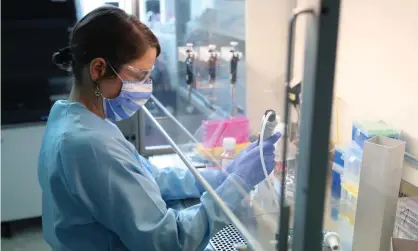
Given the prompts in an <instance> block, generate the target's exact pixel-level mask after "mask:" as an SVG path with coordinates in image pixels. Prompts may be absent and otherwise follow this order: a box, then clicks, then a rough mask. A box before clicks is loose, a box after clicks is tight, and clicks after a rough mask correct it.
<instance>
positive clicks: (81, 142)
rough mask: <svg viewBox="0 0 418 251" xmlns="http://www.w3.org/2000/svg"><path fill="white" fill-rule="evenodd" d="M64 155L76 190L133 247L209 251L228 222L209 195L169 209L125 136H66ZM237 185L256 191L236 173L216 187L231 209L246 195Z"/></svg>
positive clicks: (96, 215) (68, 176) (101, 220)
mask: <svg viewBox="0 0 418 251" xmlns="http://www.w3.org/2000/svg"><path fill="white" fill-rule="evenodd" d="M60 154H61V158H62V162H63V168H64V172H65V174H66V175H65V177H66V182H67V184H68V186H69V189H70V190H71V192H72V194H73V195H74V196H75V197H76V198H77V199H78V200H79V201H80V202H81V203H82V204H84V205H85V207H86V208H87V209H88V211H89V212H90V213H91V214H92V216H93V217H94V218H95V219H96V220H97V221H98V222H99V223H100V224H102V225H103V226H105V227H106V228H108V229H109V230H111V231H112V232H114V233H115V234H117V235H118V236H119V238H120V239H121V241H122V242H123V243H124V245H125V246H126V247H127V248H128V249H129V250H161V251H165V250H203V249H204V248H205V247H206V246H207V244H208V242H209V239H210V238H211V237H212V236H213V235H214V234H215V233H216V232H218V231H219V230H220V229H222V228H223V227H224V226H225V225H226V224H228V220H227V218H226V217H225V215H224V214H223V212H222V211H221V209H220V208H219V207H218V206H217V204H216V203H215V202H214V200H213V199H212V197H211V196H210V195H209V194H208V193H204V194H203V195H202V196H201V199H200V201H201V203H200V204H198V205H195V206H192V207H189V208H186V209H183V210H180V211H177V210H174V209H167V205H166V203H165V201H164V200H163V198H162V197H161V192H160V189H159V186H158V184H157V182H156V181H155V180H154V178H153V177H152V174H151V172H149V171H148V170H146V168H144V167H143V166H142V165H141V163H140V161H138V159H137V158H135V157H134V154H133V153H132V151H131V150H129V149H128V148H127V147H126V146H125V145H124V143H123V141H122V140H121V139H115V138H111V137H110V136H106V135H98V134H97V135H95V134H93V133H88V134H87V135H81V136H77V137H76V138H74V137H73V138H65V137H64V138H63V139H62V144H61V148H60ZM237 183H238V184H239V185H240V186H241V187H244V188H245V190H246V191H247V192H248V191H249V190H250V188H249V187H248V186H246V185H245V184H244V181H243V180H242V179H241V178H239V177H238V176H236V175H234V174H232V175H229V176H228V178H227V179H226V180H225V181H224V182H223V183H222V185H220V186H219V187H218V188H217V189H216V191H217V193H218V195H219V196H220V197H221V198H222V200H223V201H224V202H225V203H226V205H227V206H228V207H229V208H230V209H231V210H234V209H235V208H236V207H237V206H239V204H240V202H241V201H242V199H243V198H244V196H245V194H243V193H241V191H238V189H237V188H236V185H237ZM172 189H175V187H173V188H172Z"/></svg>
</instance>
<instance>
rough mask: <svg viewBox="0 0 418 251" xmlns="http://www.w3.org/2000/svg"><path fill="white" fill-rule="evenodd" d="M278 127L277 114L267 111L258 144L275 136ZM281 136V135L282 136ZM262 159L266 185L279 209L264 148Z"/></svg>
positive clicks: (262, 121)
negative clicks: (268, 171) (265, 159)
mask: <svg viewBox="0 0 418 251" xmlns="http://www.w3.org/2000/svg"><path fill="white" fill-rule="evenodd" d="M277 125H278V120H277V117H276V113H275V112H274V111H273V110H267V111H266V112H265V113H264V116H263V118H262V120H261V132H260V138H259V141H258V143H259V144H260V143H262V142H263V141H264V139H268V138H269V137H271V136H272V135H273V134H274V131H275V129H276V126H277ZM280 136H281V135H280ZM260 159H261V166H262V167H263V171H264V175H265V176H266V181H265V182H266V184H267V187H268V190H269V191H270V193H271V195H272V198H273V201H274V202H275V204H276V206H277V208H278V207H279V202H278V200H277V196H276V193H275V190H274V189H273V187H274V186H273V184H272V182H271V180H270V179H268V176H269V174H268V173H267V168H266V163H265V161H264V152H263V148H262V147H260Z"/></svg>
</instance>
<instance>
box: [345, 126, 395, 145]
mask: <svg viewBox="0 0 418 251" xmlns="http://www.w3.org/2000/svg"><path fill="white" fill-rule="evenodd" d="M375 136H386V137H388V138H394V139H399V137H400V132H399V131H398V130H396V129H395V128H393V127H391V126H389V125H388V124H386V123H385V122H384V121H381V120H380V121H366V120H365V121H356V122H354V123H353V128H352V132H351V137H352V139H353V141H354V142H356V144H357V145H358V146H360V147H361V148H363V146H364V141H366V140H368V139H371V138H373V137H375Z"/></svg>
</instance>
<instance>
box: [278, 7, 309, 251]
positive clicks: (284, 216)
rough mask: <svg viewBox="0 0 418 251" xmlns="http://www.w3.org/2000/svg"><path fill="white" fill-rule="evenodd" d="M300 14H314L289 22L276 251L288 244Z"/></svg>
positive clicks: (294, 17) (299, 11)
mask: <svg viewBox="0 0 418 251" xmlns="http://www.w3.org/2000/svg"><path fill="white" fill-rule="evenodd" d="M302 14H311V15H312V14H314V11H313V9H303V10H298V11H294V13H293V14H292V16H291V18H290V22H289V35H288V41H287V64H286V76H285V77H286V78H285V96H284V97H285V98H284V124H285V130H284V135H283V138H284V141H283V149H282V170H281V171H282V172H281V186H280V194H281V196H280V217H279V235H278V249H279V250H280V251H287V249H288V243H287V239H288V238H287V237H288V234H289V217H290V206H289V205H288V204H287V203H286V199H285V198H286V196H285V194H286V173H287V139H288V138H289V136H288V134H289V131H290V117H289V116H290V105H289V91H290V81H291V80H292V72H293V54H294V40H295V39H294V38H295V26H296V20H297V18H298V17H299V16H300V15H302Z"/></svg>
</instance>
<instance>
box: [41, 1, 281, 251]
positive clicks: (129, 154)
mask: <svg viewBox="0 0 418 251" xmlns="http://www.w3.org/2000/svg"><path fill="white" fill-rule="evenodd" d="M159 53H160V46H159V43H158V40H157V38H156V37H155V36H154V34H153V33H152V32H151V31H150V30H149V29H148V28H147V27H146V26H145V25H143V24H142V23H140V22H139V21H138V19H136V18H135V17H133V16H130V15H127V14H126V13H125V12H124V11H123V10H121V9H118V8H116V7H101V8H98V9H96V10H94V11H92V12H91V13H89V14H88V15H86V16H85V17H84V18H82V19H81V20H80V21H79V22H78V23H77V24H76V25H75V26H74V28H73V30H72V33H71V36H70V41H69V46H68V47H66V48H64V49H61V50H60V51H59V52H57V53H55V54H54V56H53V61H54V62H55V63H56V64H57V65H58V66H60V67H61V68H64V69H71V70H72V72H73V73H74V77H75V83H74V85H73V87H72V90H71V94H70V97H69V99H68V100H61V101H57V102H56V103H55V104H54V106H53V107H52V109H51V112H50V116H49V119H48V123H47V126H46V130H45V135H44V138H43V143H42V147H41V152H40V156H39V168H38V175H39V182H40V185H41V187H42V200H43V213H42V220H43V233H44V235H45V239H46V241H47V242H48V243H49V245H50V246H51V247H52V249H53V250H60V251H61V250H63V251H64V250H65V251H67V250H71V251H95V250H100V251H104V250H163V251H168V250H170V251H172V250H203V249H205V247H206V246H207V244H208V241H209V238H210V237H211V236H212V235H213V234H215V233H216V232H217V231H219V230H220V229H221V228H222V227H224V226H225V225H226V224H227V223H228V221H227V219H226V218H225V216H224V215H223V213H222V212H221V210H220V209H219V208H218V206H217V205H216V203H215V202H214V200H213V199H212V198H211V196H210V195H209V194H207V193H204V191H203V188H202V186H201V185H200V184H199V183H198V182H197V181H196V180H195V179H194V177H193V175H192V174H191V173H190V172H189V171H186V170H180V169H176V168H163V169H157V168H156V167H154V166H152V165H151V164H150V163H149V162H148V161H147V160H146V159H144V158H143V157H141V156H140V155H139V154H138V153H137V151H136V150H135V148H134V146H133V145H132V144H131V143H129V142H128V141H127V140H126V139H125V138H124V136H123V135H122V133H121V132H120V130H119V129H118V127H117V126H116V125H115V124H113V123H112V122H111V121H112V120H113V121H116V120H122V119H127V118H129V117H130V116H132V115H133V114H134V113H135V112H136V111H137V110H139V109H140V108H141V106H142V105H143V104H144V103H145V102H146V101H147V99H148V98H149V97H150V95H151V92H152V83H151V82H150V79H149V75H150V73H151V71H152V69H153V65H154V61H155V59H156V57H157V56H158V54H159ZM278 138H279V135H275V136H272V137H271V138H269V139H267V140H266V141H265V142H263V144H261V147H263V149H264V153H265V154H266V156H265V159H266V164H267V167H268V169H269V171H270V172H271V170H272V169H273V166H274V154H273V152H274V147H273V145H274V143H275V142H276V141H277V140H278ZM258 152H259V149H258V147H257V146H256V145H255V144H253V145H250V146H249V147H247V149H245V150H244V151H243V152H242V153H241V154H240V156H239V157H237V158H236V159H235V160H234V161H233V162H232V163H231V165H229V166H228V167H227V169H226V170H227V174H226V175H224V174H223V173H221V172H218V171H213V170H205V171H202V175H203V176H204V177H205V178H206V179H207V180H208V181H209V182H210V183H211V185H212V186H213V187H214V189H216V192H217V193H218V194H219V196H220V197H221V198H222V199H223V200H224V201H225V202H226V203H227V205H228V206H229V207H230V208H231V210H234V209H235V208H236V206H237V205H238V204H240V202H241V200H242V199H243V197H244V195H241V193H240V192H239V191H238V190H237V188H236V183H238V184H239V185H240V186H241V187H243V188H244V189H245V190H246V191H247V192H248V191H249V190H250V188H251V187H253V186H254V185H256V184H258V183H259V182H261V181H262V180H263V179H264V175H263V171H262V168H261V161H260V158H259V156H258V155H259V154H258ZM184 198H200V202H201V203H200V204H198V205H195V206H193V207H190V208H186V209H183V210H175V209H172V208H170V207H168V206H167V204H166V202H168V201H171V200H179V199H184Z"/></svg>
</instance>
